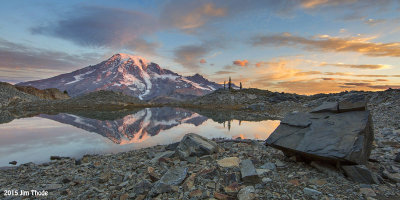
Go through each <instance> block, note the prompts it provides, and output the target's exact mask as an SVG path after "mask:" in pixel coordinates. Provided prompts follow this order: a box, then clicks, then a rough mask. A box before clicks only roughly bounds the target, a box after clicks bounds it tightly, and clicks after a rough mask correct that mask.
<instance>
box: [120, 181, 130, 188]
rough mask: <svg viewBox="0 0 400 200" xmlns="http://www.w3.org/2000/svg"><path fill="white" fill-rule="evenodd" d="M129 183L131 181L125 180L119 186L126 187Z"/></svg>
mask: <svg viewBox="0 0 400 200" xmlns="http://www.w3.org/2000/svg"><path fill="white" fill-rule="evenodd" d="M128 184H129V181H125V182H122V183H121V184H119V185H118V186H119V187H125V186H126V185H128Z"/></svg>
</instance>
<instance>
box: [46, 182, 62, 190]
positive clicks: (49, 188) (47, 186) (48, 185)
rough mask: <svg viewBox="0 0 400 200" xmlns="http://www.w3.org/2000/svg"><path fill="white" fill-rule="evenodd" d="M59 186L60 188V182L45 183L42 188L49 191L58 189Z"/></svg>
mask: <svg viewBox="0 0 400 200" xmlns="http://www.w3.org/2000/svg"><path fill="white" fill-rule="evenodd" d="M60 188H62V185H61V184H47V185H46V186H45V187H44V190H46V191H49V192H51V191H55V190H58V189H60Z"/></svg>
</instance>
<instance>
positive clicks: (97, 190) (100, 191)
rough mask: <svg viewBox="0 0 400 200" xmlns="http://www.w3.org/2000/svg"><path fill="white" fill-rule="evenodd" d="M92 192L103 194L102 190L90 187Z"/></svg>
mask: <svg viewBox="0 0 400 200" xmlns="http://www.w3.org/2000/svg"><path fill="white" fill-rule="evenodd" d="M92 190H93V191H95V192H97V193H103V192H104V191H103V190H100V189H99V188H97V187H94V186H93V187H92Z"/></svg>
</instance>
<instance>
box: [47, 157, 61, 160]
mask: <svg viewBox="0 0 400 200" xmlns="http://www.w3.org/2000/svg"><path fill="white" fill-rule="evenodd" d="M50 160H61V157H60V156H50Z"/></svg>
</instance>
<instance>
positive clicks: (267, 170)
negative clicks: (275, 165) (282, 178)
mask: <svg viewBox="0 0 400 200" xmlns="http://www.w3.org/2000/svg"><path fill="white" fill-rule="evenodd" d="M256 172H257V174H258V175H259V176H262V175H264V174H266V173H268V172H270V170H269V169H256Z"/></svg>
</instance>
